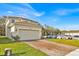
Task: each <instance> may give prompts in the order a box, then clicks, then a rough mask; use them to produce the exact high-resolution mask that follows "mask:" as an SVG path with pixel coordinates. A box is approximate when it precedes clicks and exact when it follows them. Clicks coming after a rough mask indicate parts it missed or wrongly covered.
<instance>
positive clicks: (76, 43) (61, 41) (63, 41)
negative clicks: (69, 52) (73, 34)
mask: <svg viewBox="0 0 79 59" xmlns="http://www.w3.org/2000/svg"><path fill="white" fill-rule="evenodd" d="M48 41H51V42H58V43H62V44H67V45H72V46H77V47H79V40H65V39H48Z"/></svg>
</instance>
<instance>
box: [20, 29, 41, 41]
mask: <svg viewBox="0 0 79 59" xmlns="http://www.w3.org/2000/svg"><path fill="white" fill-rule="evenodd" d="M39 35H40V31H39V30H19V36H20V40H33V39H40V36H39Z"/></svg>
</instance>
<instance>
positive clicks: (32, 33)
mask: <svg viewBox="0 0 79 59" xmlns="http://www.w3.org/2000/svg"><path fill="white" fill-rule="evenodd" d="M4 18H5V19H6V26H5V35H6V36H7V37H10V38H12V37H15V36H17V35H18V36H19V37H20V39H19V40H35V39H37V40H38V39H41V36H42V27H41V25H40V24H39V23H38V22H35V21H32V20H28V19H26V18H22V17H13V16H8V17H6V16H5V17H4Z"/></svg>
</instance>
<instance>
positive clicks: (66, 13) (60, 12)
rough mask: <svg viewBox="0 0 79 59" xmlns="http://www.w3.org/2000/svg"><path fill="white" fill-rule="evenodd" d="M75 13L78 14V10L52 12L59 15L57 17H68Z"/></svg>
mask: <svg viewBox="0 0 79 59" xmlns="http://www.w3.org/2000/svg"><path fill="white" fill-rule="evenodd" d="M75 12H79V8H75V9H58V10H55V11H54V13H55V14H56V15H59V16H64V15H69V14H72V13H75Z"/></svg>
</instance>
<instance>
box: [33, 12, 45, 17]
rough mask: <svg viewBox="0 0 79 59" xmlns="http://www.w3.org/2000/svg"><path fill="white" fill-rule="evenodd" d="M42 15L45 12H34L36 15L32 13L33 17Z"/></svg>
mask: <svg viewBox="0 0 79 59" xmlns="http://www.w3.org/2000/svg"><path fill="white" fill-rule="evenodd" d="M44 14H45V12H41V13H37V12H36V13H34V15H35V16H42V15H44Z"/></svg>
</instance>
